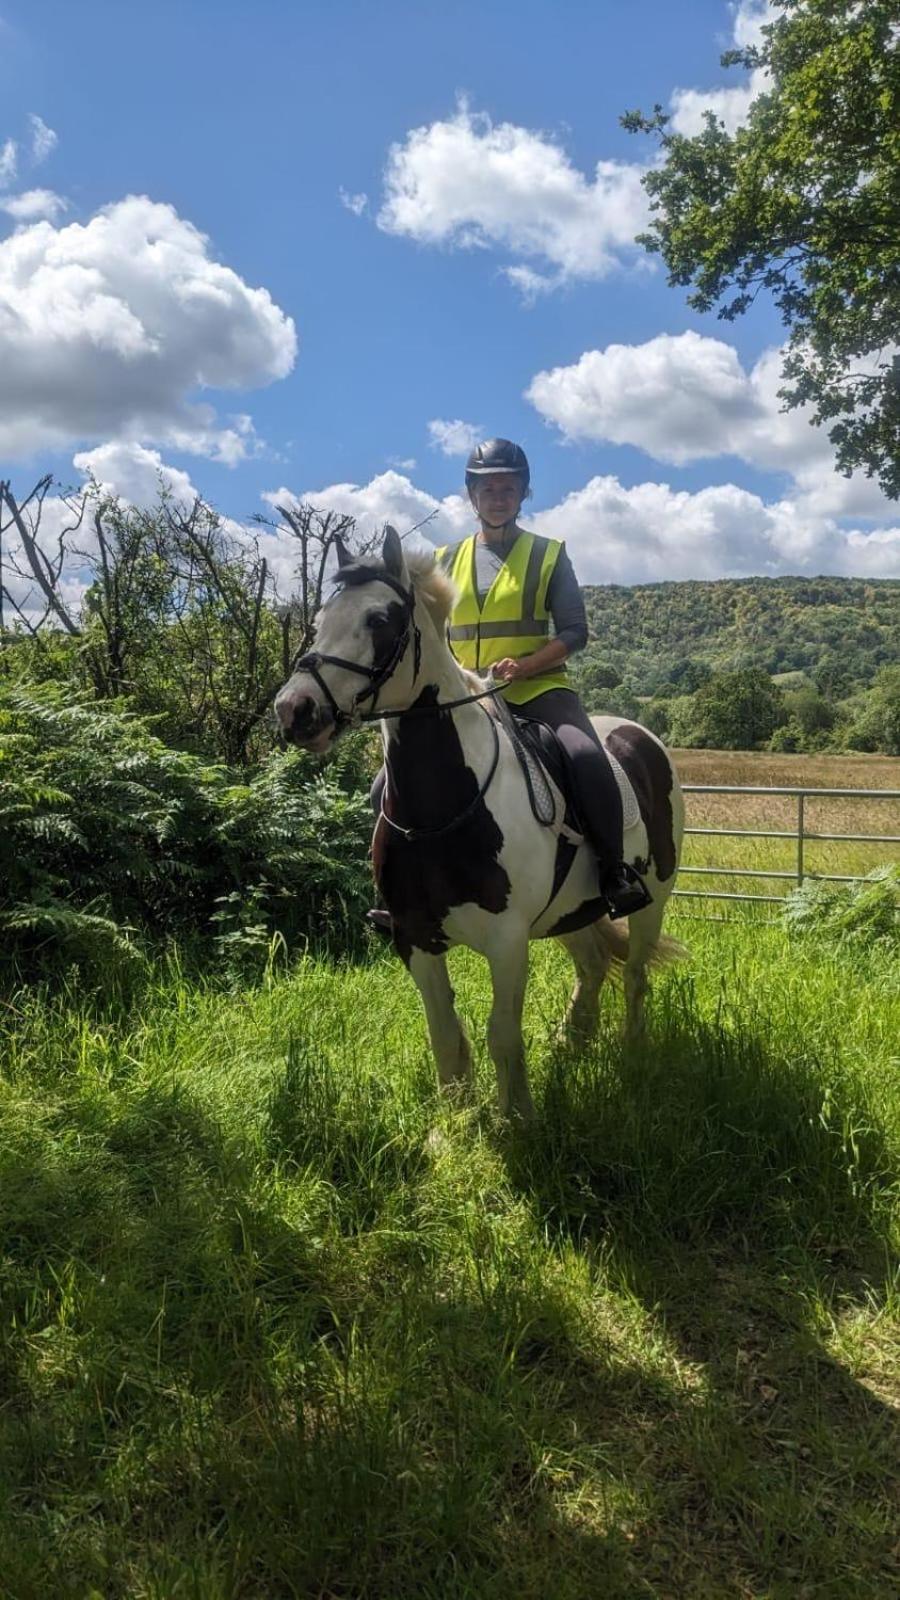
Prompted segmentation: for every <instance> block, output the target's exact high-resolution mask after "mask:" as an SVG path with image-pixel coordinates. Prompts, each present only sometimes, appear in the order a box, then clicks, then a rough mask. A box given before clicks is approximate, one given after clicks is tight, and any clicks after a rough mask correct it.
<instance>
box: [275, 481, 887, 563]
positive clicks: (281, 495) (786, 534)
mask: <svg viewBox="0 0 900 1600" xmlns="http://www.w3.org/2000/svg"><path fill="white" fill-rule="evenodd" d="M263 499H264V500H266V501H267V502H268V503H269V504H270V505H272V506H276V505H278V504H282V505H285V504H286V505H292V504H294V503H296V502H297V501H306V502H308V503H310V504H313V505H316V506H319V507H320V508H321V509H322V510H328V509H331V510H333V511H339V512H345V513H347V514H348V515H350V516H353V517H355V518H356V519H357V520H358V522H359V526H360V531H361V532H363V533H366V534H371V533H374V532H376V531H378V530H379V529H380V528H381V527H382V526H383V525H384V523H385V522H392V523H393V524H394V526H395V527H397V528H398V529H399V530H400V532H401V533H404V532H406V530H407V529H409V528H411V527H412V526H414V525H415V524H417V523H420V522H422V521H423V519H424V518H425V517H427V516H428V515H429V513H431V512H434V513H436V515H435V518H434V521H433V522H430V523H429V524H428V526H427V527H426V528H425V529H424V530H423V533H424V535H425V537H426V538H427V539H429V540H431V541H432V542H433V543H434V544H443V543H445V542H450V543H452V542H455V541H456V540H458V539H461V538H464V537H465V536H466V534H468V533H471V532H472V531H473V521H472V513H471V508H470V507H469V506H468V504H467V503H466V501H465V500H464V498H463V497H462V496H461V495H448V496H447V497H446V499H444V500H437V499H435V498H434V496H432V495H429V494H428V493H427V492H426V491H425V490H423V489H419V488H417V487H416V485H415V484H413V483H412V482H411V481H410V480H409V479H408V478H406V477H402V476H401V475H400V474H398V473H396V472H385V473H382V474H381V475H380V476H378V477H376V478H373V479H372V480H371V482H369V483H367V484H352V483H341V484H331V485H330V486H328V487H325V488H322V489H318V490H310V491H307V492H306V493H304V494H301V495H295V494H293V493H292V491H291V490H289V489H279V490H276V491H274V492H272V493H269V494H266V495H264V496H263ZM893 511H894V514H895V513H896V507H894V508H893ZM525 525H526V526H527V527H529V528H534V529H535V531H537V532H539V533H544V534H549V535H551V536H552V537H554V538H558V539H565V541H566V544H567V546H568V549H569V551H570V553H571V555H572V559H573V563H574V566H575V570H576V572H577V574H578V578H579V581H580V582H581V583H626V584H630V583H661V582H663V581H667V580H674V579H684V578H724V577H742V576H751V575H753V574H762V575H763V576H777V575H780V574H787V573H809V574H816V573H833V574H837V575H844V576H867V577H894V576H900V528H897V527H886V528H882V529H879V530H878V531H877V532H876V533H866V532H864V531H863V530H860V529H858V528H855V529H851V530H849V531H848V530H846V529H843V528H841V527H840V526H839V525H838V523H837V522H836V521H835V520H834V518H833V517H829V516H825V515H823V514H822V513H821V512H820V511H817V510H816V509H815V508H813V507H811V506H809V505H806V504H804V503H803V502H802V501H801V500H800V499H798V498H786V499H782V500H776V501H772V502H766V501H764V500H763V499H761V498H760V496H759V495H756V494H752V493H750V492H749V491H748V490H746V489H741V488H739V487H738V486H737V485H736V484H723V485H720V486H717V487H714V488H709V489H702V490H700V491H699V492H697V493H693V494H692V493H688V492H687V491H683V490H674V489H672V488H671V487H670V486H669V485H668V484H666V483H653V482H648V483H641V484H637V485H635V486H634V487H633V488H626V487H625V486H624V485H623V484H622V483H621V482H620V481H619V479H618V478H616V477H614V476H607V477H595V478H592V479H591V480H590V481H589V482H588V483H586V484H585V485H584V486H583V488H580V489H577V490H575V491H573V493H571V494H569V495H567V496H566V497H565V498H564V499H563V500H562V501H560V502H559V504H557V505H555V506H551V507H549V508H547V509H546V510H544V511H539V512H536V513H534V514H532V515H531V516H529V517H527V518H526V519H525ZM267 554H268V555H269V558H270V561H271V562H272V564H273V567H275V568H276V569H277V563H278V560H279V556H278V554H277V541H276V545H273V547H272V549H271V550H268V549H267ZM292 559H294V558H293V556H292V555H291V552H290V549H289V547H288V546H287V544H285V550H284V553H283V561H284V569H283V573H282V582H283V583H286V584H287V585H288V586H289V571H288V568H289V564H290V560H292Z"/></svg>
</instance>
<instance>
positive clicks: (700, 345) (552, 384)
mask: <svg viewBox="0 0 900 1600" xmlns="http://www.w3.org/2000/svg"><path fill="white" fill-rule="evenodd" d="M781 372H782V352H781V351H780V350H777V349H773V350H767V351H765V352H764V354H763V355H762V356H761V357H760V358H759V360H758V361H757V362H756V364H755V365H754V366H753V368H752V369H751V370H750V371H749V372H747V371H745V369H744V368H743V367H742V366H741V363H740V361H739V359H738V355H737V352H736V351H735V350H734V349H733V347H732V346H731V345H729V344H725V343H724V341H722V340H721V339H711V338H708V337H707V336H705V335H703V334H698V333H693V332H688V333H682V334H677V335H673V334H659V335H658V336H657V337H656V338H655V339H649V340H648V341H647V342H646V343H645V344H640V345H609V346H607V348H606V349H605V350H588V351H586V352H585V353H584V354H583V355H582V356H581V357H580V359H579V360H578V361H577V362H575V363H574V364H573V365H572V366H569V367H556V368H554V369H553V370H552V371H549V372H539V373H538V374H537V375H536V377H535V378H534V379H533V380H532V382H531V384H530V386H529V388H528V390H527V391H526V394H527V398H528V399H529V400H530V401H531V402H532V404H533V405H534V406H535V407H536V409H537V410H538V411H539V412H540V413H541V415H542V416H543V417H544V418H545V419H546V420H547V421H548V422H554V423H556V425H557V426H558V427H559V428H560V429H561V430H562V432H563V434H564V435H565V436H566V438H568V439H583V440H596V441H601V440H602V441H606V442H609V443H612V444H630V445H635V446H637V448H638V449H641V450H645V451H646V452H647V454H648V455H650V456H653V457H654V459H655V460H657V461H664V462H670V463H672V464H673V465H675V466H683V465H685V464H686V463H688V462H692V461H701V460H706V459H711V458H713V457H716V456H723V455H734V456H738V457H739V458H740V459H741V460H743V461H746V462H747V463H748V464H749V465H751V466H754V467H758V468H761V469H762V470H764V471H770V472H771V471H777V472H786V473H788V474H789V475H790V476H791V477H792V478H793V480H794V488H793V491H792V494H791V500H792V501H793V502H795V503H796V504H797V505H798V506H800V507H801V508H802V509H803V510H804V512H807V513H809V514H810V515H812V516H815V517H823V516H839V517H845V516H861V517H877V518H885V517H886V516H890V515H893V510H892V502H890V501H888V500H887V499H886V498H885V496H884V495H883V494H882V493H881V491H880V490H879V489H878V487H877V484H875V483H874V482H873V481H872V480H870V479H867V478H865V477H864V475H863V474H861V473H858V474H855V475H854V476H853V477H852V478H850V479H846V478H844V477H842V476H841V475H840V474H839V473H837V472H835V470H834V450H833V447H832V445H831V443H830V441H829V439H828V435H827V432H826V431H825V429H823V428H814V427H812V426H811V422H810V419H811V416H812V409H811V408H810V407H808V406H806V407H796V408H795V409H793V410H791V411H783V410H782V409H781V406H782V402H781V400H780V399H779V397H778V389H779V387H780V386H781V383H782V376H781Z"/></svg>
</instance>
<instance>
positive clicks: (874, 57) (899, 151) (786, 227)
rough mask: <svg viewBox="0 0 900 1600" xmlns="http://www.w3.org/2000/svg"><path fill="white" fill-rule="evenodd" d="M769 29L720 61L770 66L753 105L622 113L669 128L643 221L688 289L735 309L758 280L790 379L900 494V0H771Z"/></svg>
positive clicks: (635, 127) (799, 398) (696, 302)
mask: <svg viewBox="0 0 900 1600" xmlns="http://www.w3.org/2000/svg"><path fill="white" fill-rule="evenodd" d="M773 3H774V5H775V6H776V7H777V8H778V10H779V12H780V13H781V15H779V16H778V17H777V18H776V20H775V21H774V22H773V23H771V24H770V25H769V26H767V27H765V28H764V29H763V41H764V42H763V44H762V46H761V47H759V48H755V47H749V48H746V49H741V50H731V51H729V52H728V53H727V54H726V55H724V56H723V57H722V64H723V66H734V65H740V66H743V67H746V68H750V69H763V70H764V71H765V73H766V75H767V76H766V79H765V80H764V87H763V90H762V92H761V93H760V94H759V95H758V96H757V97H756V99H755V100H754V101H753V103H752V105H751V108H750V111H749V115H748V120H747V122H746V124H745V125H744V126H743V127H740V128H738V129H737V130H736V131H735V132H734V133H728V132H726V130H725V127H724V125H723V124H722V123H721V122H718V121H717V120H716V117H715V115H714V113H713V112H711V111H710V112H707V114H706V119H705V120H706V126H705V128H704V130H703V132H702V133H699V134H697V135H695V136H694V137H685V136H684V135H680V134H676V133H672V132H670V131H668V127H667V124H668V122H669V118H668V117H667V116H665V115H664V113H663V111H662V109H661V107H659V106H657V107H656V108H655V112H654V115H653V116H652V117H650V118H648V117H645V116H643V115H642V114H641V112H639V111H635V112H629V113H628V114H627V115H626V116H625V117H624V118H623V119H622V120H623V123H624V125H625V127H627V128H628V129H630V130H631V131H633V132H636V131H644V132H656V133H658V134H659V135H660V136H661V142H662V150H663V155H664V161H663V163H662V164H661V165H660V166H659V167H657V168H654V169H653V170H651V171H650V172H649V173H648V174H647V176H646V178H645V179H644V183H645V186H646V189H647V191H648V193H649V195H650V197H651V202H652V206H653V210H654V212H655V216H654V219H653V221H652V223H651V227H650V231H649V232H648V233H647V234H645V235H643V236H642V242H643V243H644V244H645V245H646V247H647V248H648V249H649V250H651V251H655V252H658V253H659V254H661V255H662V257H663V260H664V261H665V263H666V266H667V267H668V269H669V281H670V283H672V284H679V285H683V286H688V285H689V286H691V288H692V293H691V294H690V295H689V304H690V305H692V306H693V307H695V308H696V309H697V310H699V311H709V310H711V309H712V308H713V307H718V308H719V316H720V317H724V318H725V319H726V320H728V321H731V320H733V319H734V318H736V317H737V316H739V315H741V313H743V312H744V311H746V310H747V309H748V307H750V306H751V305H752V304H753V302H754V300H755V299H756V297H757V295H758V294H759V293H760V292H761V291H767V292H768V293H769V294H771V295H772V297H773V299H774V301H775V304H776V305H777V307H778V309H779V311H780V312H781V316H782V319H783V321H784V324H785V327H786V328H787V329H788V330H789V338H788V342H787V352H786V358H785V362H784V369H783V375H784V379H785V385H784V388H783V389H781V390H780V394H781V396H782V397H783V399H784V400H785V402H786V404H787V406H788V408H790V407H794V406H799V405H804V404H807V403H810V404H811V405H812V407H813V420H814V422H815V423H817V424H826V425H829V428H828V431H829V438H830V439H831V441H832V443H833V444H834V446H835V449H836V457H837V465H838V468H839V470H840V471H842V472H844V473H846V474H849V473H850V472H852V471H853V470H854V469H855V468H859V467H861V468H863V469H864V470H865V472H866V473H867V474H868V475H869V476H877V477H878V478H879V480H880V483H881V487H882V489H883V490H884V492H885V494H887V495H889V496H891V497H892V498H897V497H898V496H900V370H898V368H900V361H898V358H897V357H895V358H894V361H893V365H892V364H891V362H890V348H891V346H892V345H893V344H895V343H896V340H897V329H898V327H900V33H898V26H897V22H898V14H897V3H896V0H856V3H855V4H853V5H849V4H848V3H847V0H773Z"/></svg>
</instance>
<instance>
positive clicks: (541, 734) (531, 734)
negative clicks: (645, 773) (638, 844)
mask: <svg viewBox="0 0 900 1600" xmlns="http://www.w3.org/2000/svg"><path fill="white" fill-rule="evenodd" d="M498 711H499V713H500V717H501V720H505V719H506V718H507V717H510V708H509V707H508V706H507V705H505V704H503V703H502V702H501V706H500V707H498ZM510 720H511V721H512V723H513V726H514V731H515V733H516V734H517V735H518V742H519V745H520V747H521V748H522V749H523V753H525V754H526V759H529V760H530V761H534V760H535V759H537V761H538V763H539V764H540V765H541V766H542V767H543V768H544V770H545V772H547V773H549V775H550V777H551V778H552V780H553V782H554V783H555V784H556V787H557V789H559V790H560V792H561V793H562V794H563V795H565V794H567V793H568V784H567V781H566V769H565V762H564V759H563V752H562V746H561V745H560V743H559V740H558V739H557V737H556V734H555V733H553V732H552V730H551V729H550V728H548V727H546V725H545V724H544V723H543V722H536V721H534V720H533V718H531V717H516V716H515V714H514V713H513V714H512V716H511V717H510ZM603 749H604V753H605V755H606V759H607V761H608V762H609V764H610V766H611V767H612V770H613V776H614V778H615V780H616V783H617V784H618V786H619V794H620V795H621V797H622V826H623V829H624V830H625V831H627V830H628V829H629V828H633V827H634V825H635V823H636V822H640V820H641V812H640V807H639V806H638V802H637V795H636V794H635V792H634V789H633V788H632V786H631V780H630V779H629V777H628V774H627V773H626V771H625V768H624V767H623V766H622V764H621V762H619V761H617V760H616V758H615V756H614V755H613V753H612V751H611V750H610V749H608V747H607V746H606V745H605V744H604V746H603ZM538 820H539V821H540V820H543V819H541V818H538Z"/></svg>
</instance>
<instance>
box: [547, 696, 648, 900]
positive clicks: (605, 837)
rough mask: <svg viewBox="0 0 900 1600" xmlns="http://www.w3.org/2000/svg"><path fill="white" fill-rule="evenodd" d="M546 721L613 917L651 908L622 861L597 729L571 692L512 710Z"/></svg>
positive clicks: (618, 823)
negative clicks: (594, 854) (562, 753)
mask: <svg viewBox="0 0 900 1600" xmlns="http://www.w3.org/2000/svg"><path fill="white" fill-rule="evenodd" d="M516 709H517V710H518V711H519V712H523V713H524V714H525V715H526V716H530V717H534V718H536V719H537V720H538V721H539V722H546V723H547V724H548V726H549V727H551V728H552V729H553V730H554V732H555V733H556V736H557V738H558V739H559V742H560V744H561V745H562V747H563V750H564V751H565V754H566V760H567V763H568V767H569V771H570V772H571V774H572V783H573V788H574V791H575V802H576V805H577V807H578V810H579V813H580V815H581V820H582V822H583V824H584V828H585V832H586V834H587V837H588V838H589V839H590V841H591V844H592V845H593V846H594V849H595V850H596V852H597V859H598V861H599V864H600V889H601V893H602V894H603V896H604V898H605V899H606V900H607V901H608V902H609V907H610V915H611V916H612V917H624V916H628V915H629V914H630V913H631V912H633V911H640V910H642V909H643V908H644V907H645V906H647V905H649V904H650V894H649V892H648V890H647V888H646V886H645V884H644V883H643V880H642V879H641V878H640V877H639V876H638V874H637V873H636V872H635V870H634V868H633V867H632V866H630V865H629V864H628V863H627V862H625V861H623V859H622V833H623V818H622V796H621V794H620V793H619V785H618V783H617V782H616V778H615V774H614V772H613V770H612V767H611V766H610V763H609V760H608V757H607V754H606V751H605V750H604V748H603V745H602V743H601V742H600V738H599V736H598V734H597V731H596V729H595V728H594V727H593V725H592V723H591V721H590V719H589V718H588V715H587V712H586V711H585V709H584V707H583V706H582V704H581V701H580V700H579V699H578V696H577V695H576V694H575V692H574V690H572V689H548V690H547V691H546V692H545V693H544V694H540V695H536V696H535V698H534V699H533V700H528V701H526V703H525V705H523V706H518V707H517V708H516Z"/></svg>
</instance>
